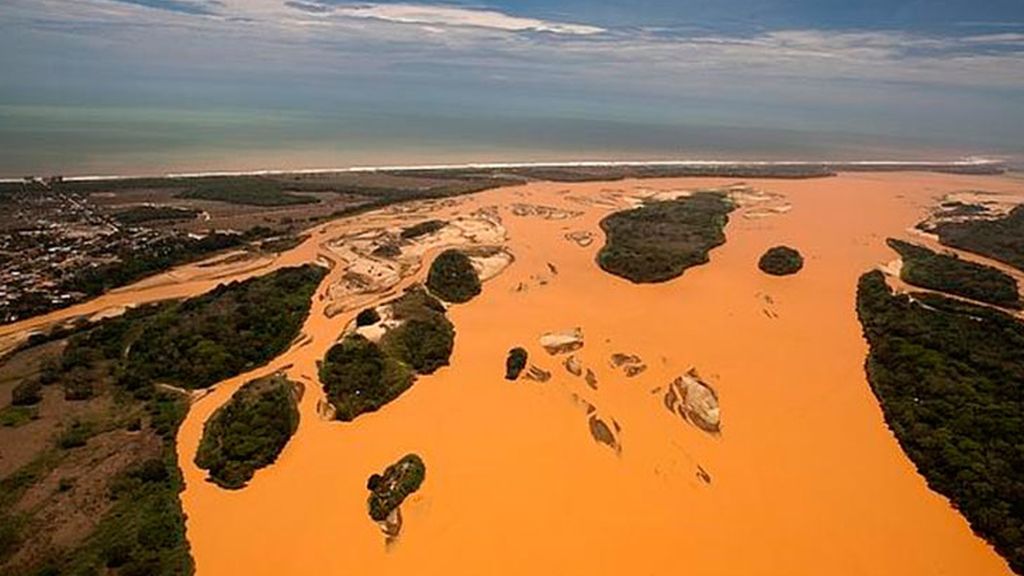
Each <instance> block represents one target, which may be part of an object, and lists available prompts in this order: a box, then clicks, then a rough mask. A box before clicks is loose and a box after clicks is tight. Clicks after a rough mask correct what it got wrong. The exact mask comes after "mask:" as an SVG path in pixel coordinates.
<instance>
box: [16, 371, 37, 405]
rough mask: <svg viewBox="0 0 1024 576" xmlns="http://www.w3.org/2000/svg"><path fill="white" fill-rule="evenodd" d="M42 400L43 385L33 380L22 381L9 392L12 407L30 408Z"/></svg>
mask: <svg viewBox="0 0 1024 576" xmlns="http://www.w3.org/2000/svg"><path fill="white" fill-rule="evenodd" d="M42 400H43V385H42V383H40V382H39V380H37V379H35V378H30V379H28V380H22V381H21V382H19V383H18V385H16V386H15V387H14V389H12V390H11V404H13V405H14V406H32V405H33V404H38V403H40V402H42Z"/></svg>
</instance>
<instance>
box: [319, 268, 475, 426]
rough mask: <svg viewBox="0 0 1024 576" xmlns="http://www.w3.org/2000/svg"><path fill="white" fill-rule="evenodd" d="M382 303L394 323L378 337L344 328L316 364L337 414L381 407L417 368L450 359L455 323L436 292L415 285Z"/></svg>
mask: <svg viewBox="0 0 1024 576" xmlns="http://www.w3.org/2000/svg"><path fill="white" fill-rule="evenodd" d="M382 308H387V310H388V312H387V314H389V316H390V320H389V322H393V323H394V325H393V326H392V327H390V328H388V330H387V331H386V332H385V334H384V335H383V336H382V337H381V338H380V341H379V342H374V341H372V340H370V339H368V338H367V337H366V336H363V335H362V334H359V333H358V332H354V333H351V334H348V335H346V336H345V337H344V338H343V339H342V341H341V342H339V343H338V344H335V345H334V346H332V347H331V349H330V350H328V351H327V355H326V356H325V357H324V361H323V362H322V363H321V365H320V382H322V383H323V387H324V392H325V393H326V394H327V399H328V401H329V402H330V403H331V405H332V406H333V407H334V417H335V418H336V419H338V420H341V421H344V422H349V421H351V420H354V419H355V418H356V417H357V416H359V415H360V414H363V413H366V412H373V411H376V410H378V409H380V407H381V406H384V405H385V404H387V403H388V402H391V401H392V400H394V399H395V398H398V397H399V396H400V395H401V394H402V393H403V392H405V391H406V390H408V389H409V387H410V386H412V384H413V382H414V381H415V379H416V374H432V373H433V372H435V371H436V370H437V369H438V368H440V367H442V366H446V365H447V364H448V358H449V357H450V356H451V353H452V347H453V346H454V344H455V327H454V326H453V325H452V323H451V322H450V321H449V320H448V318H447V317H446V316H445V314H444V310H445V309H444V305H443V304H441V303H440V302H439V301H438V300H437V299H436V298H434V297H433V296H431V295H430V294H427V292H426V291H425V290H424V289H423V288H422V287H419V286H417V287H414V288H411V289H410V290H409V291H407V292H406V293H405V294H403V295H402V296H401V297H400V298H398V299H397V300H394V301H393V302H390V303H388V304H385V305H384V306H383V307H382Z"/></svg>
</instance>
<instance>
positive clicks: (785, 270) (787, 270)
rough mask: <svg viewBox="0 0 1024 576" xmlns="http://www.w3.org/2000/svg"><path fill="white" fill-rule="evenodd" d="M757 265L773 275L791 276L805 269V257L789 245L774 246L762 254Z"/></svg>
mask: <svg viewBox="0 0 1024 576" xmlns="http://www.w3.org/2000/svg"><path fill="white" fill-rule="evenodd" d="M757 267H758V268H760V269H761V271H762V272H764V273H765V274H771V275H772V276H789V275H790V274H796V273H797V272H799V271H800V270H801V269H803V267H804V257H803V256H802V255H801V254H800V252H798V251H797V250H796V249H794V248H790V247H789V246H774V247H772V248H769V249H768V250H767V251H766V252H765V253H764V254H763V255H761V259H760V260H758V261H757Z"/></svg>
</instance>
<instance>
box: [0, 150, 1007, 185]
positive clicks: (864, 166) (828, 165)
mask: <svg viewBox="0 0 1024 576" xmlns="http://www.w3.org/2000/svg"><path fill="white" fill-rule="evenodd" d="M776 166H777V167H786V168H794V167H806V168H824V169H831V170H834V171H840V172H841V171H844V169H846V170H861V171H864V170H879V171H884V170H888V171H892V170H900V171H913V170H937V169H957V168H981V167H991V168H993V169H1004V170H1005V169H1006V168H1007V165H1006V162H1005V161H1004V160H1000V159H995V158H985V157H981V156H978V157H975V156H968V157H964V158H960V159H958V160H950V161H943V160H921V161H912V160H884V159H883V160H851V161H838V162H832V161H806V160H639V161H629V160H608V161H602V160H580V161H574V162H480V163H475V162H470V163H465V164H423V165H391V166H349V167H339V168H306V169H293V170H289V169H265V170H237V171H231V170H225V171H207V172H167V173H164V174H148V175H147V174H136V175H128V174H116V175H114V174H111V175H73V176H60V178H62V179H63V180H64V181H67V182H102V181H116V180H132V179H137V178H223V177H241V176H282V175H284V176H287V175H317V174H346V173H348V174H358V173H372V172H414V171H435V172H448V171H456V170H506V169H523V168H629V167H638V168H644V167H655V168H735V169H742V168H764V167H776ZM28 178H37V177H36V176H29V177H22V178H0V183H2V184H12V183H19V182H24V181H26V179H28Z"/></svg>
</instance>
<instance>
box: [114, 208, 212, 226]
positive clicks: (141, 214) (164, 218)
mask: <svg viewBox="0 0 1024 576" xmlns="http://www.w3.org/2000/svg"><path fill="white" fill-rule="evenodd" d="M198 215H199V210H196V209H195V208H178V207H176V206H133V207H131V208H128V209H125V210H118V211H117V212H114V218H115V219H116V220H117V221H118V222H120V223H121V224H125V225H127V226H136V225H139V224H150V223H152V222H168V221H176V220H194V219H195V218H196V216H198Z"/></svg>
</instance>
